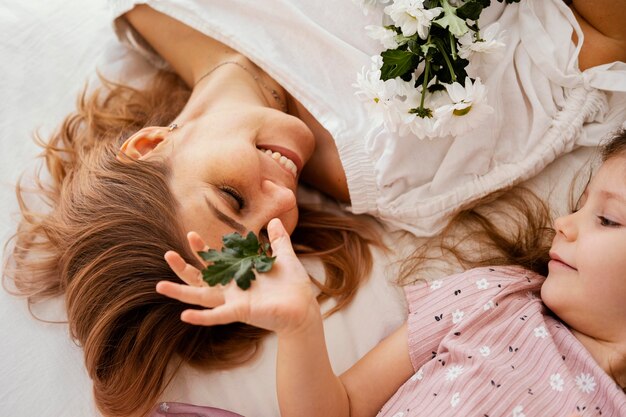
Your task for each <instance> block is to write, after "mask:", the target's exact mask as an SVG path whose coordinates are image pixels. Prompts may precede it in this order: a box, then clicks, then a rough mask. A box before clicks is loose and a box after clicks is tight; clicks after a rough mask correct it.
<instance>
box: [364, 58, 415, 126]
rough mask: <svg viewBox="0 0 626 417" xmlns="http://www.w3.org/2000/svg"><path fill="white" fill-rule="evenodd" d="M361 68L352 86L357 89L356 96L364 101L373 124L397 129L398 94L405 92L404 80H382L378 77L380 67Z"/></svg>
mask: <svg viewBox="0 0 626 417" xmlns="http://www.w3.org/2000/svg"><path fill="white" fill-rule="evenodd" d="M375 65H376V64H375V63H374V65H373V67H372V68H371V69H369V70H368V69H367V68H363V69H362V70H361V72H360V73H359V74H357V82H356V84H354V86H355V87H356V88H357V89H358V91H357V92H356V93H355V94H356V96H357V97H358V98H359V99H361V100H362V101H363V102H364V103H365V107H366V109H367V111H368V113H369V115H370V117H372V119H373V120H372V122H373V124H375V125H379V124H381V123H384V124H385V127H386V128H387V129H388V130H390V131H391V132H395V131H396V130H397V126H398V124H400V118H401V113H400V110H401V108H400V104H401V101H400V99H399V98H398V95H399V94H400V95H403V94H404V92H405V89H406V87H405V85H404V84H405V82H404V81H403V80H402V79H400V78H394V79H391V80H386V81H383V80H381V79H380V69H375Z"/></svg>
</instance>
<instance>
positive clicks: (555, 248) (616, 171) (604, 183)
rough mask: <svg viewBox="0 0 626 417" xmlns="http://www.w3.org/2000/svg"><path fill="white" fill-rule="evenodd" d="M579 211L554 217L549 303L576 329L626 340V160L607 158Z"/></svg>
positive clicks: (546, 298)
mask: <svg viewBox="0 0 626 417" xmlns="http://www.w3.org/2000/svg"><path fill="white" fill-rule="evenodd" d="M580 203H581V205H580V208H579V210H578V211H576V212H574V213H572V214H570V215H568V216H564V217H560V218H558V219H557V220H556V221H555V225H554V226H555V229H556V235H555V237H554V241H553V243H552V248H551V249H550V257H551V258H552V260H551V261H550V263H549V274H548V277H547V279H546V281H545V282H544V284H543V287H542V288H541V297H542V299H543V301H544V303H545V304H546V305H547V306H548V307H549V308H550V309H551V310H552V311H554V313H555V314H557V315H558V316H559V317H560V318H561V319H562V320H563V321H564V322H566V323H567V324H568V325H570V326H571V327H572V328H574V329H575V330H577V331H578V332H581V333H583V334H586V335H587V336H591V337H594V338H596V339H600V340H605V341H616V340H621V341H624V340H626V303H625V302H624V296H625V295H626V158H624V157H621V156H618V157H613V158H610V159H609V160H607V161H606V162H605V163H604V164H603V165H602V167H601V168H600V170H599V171H598V172H597V174H596V175H595V177H594V178H593V180H592V181H591V182H590V184H589V186H588V187H587V189H586V191H585V193H584V194H583V197H582V199H581V201H580Z"/></svg>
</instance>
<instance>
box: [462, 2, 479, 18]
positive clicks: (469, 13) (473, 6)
mask: <svg viewBox="0 0 626 417" xmlns="http://www.w3.org/2000/svg"><path fill="white" fill-rule="evenodd" d="M481 3H482V2H480V1H478V0H469V1H468V2H467V3H465V4H464V5H462V6H461V7H459V8H458V9H456V15H457V16H458V17H460V18H461V19H471V20H478V18H479V17H480V13H481V12H482V11H483V5H482V4H481Z"/></svg>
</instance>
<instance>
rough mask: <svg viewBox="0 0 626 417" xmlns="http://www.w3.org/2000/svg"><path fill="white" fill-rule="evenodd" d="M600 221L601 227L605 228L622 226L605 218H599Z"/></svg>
mask: <svg viewBox="0 0 626 417" xmlns="http://www.w3.org/2000/svg"><path fill="white" fill-rule="evenodd" d="M598 220H599V221H600V225H601V226H605V227H619V226H621V224H619V223H617V222H615V221H613V220H610V219H607V218H606V217H604V216H598Z"/></svg>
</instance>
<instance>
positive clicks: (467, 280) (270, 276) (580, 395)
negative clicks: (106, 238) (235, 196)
mask: <svg viewBox="0 0 626 417" xmlns="http://www.w3.org/2000/svg"><path fill="white" fill-rule="evenodd" d="M579 206H580V208H579V210H577V211H575V212H574V213H572V214H569V215H567V216H564V217H560V218H558V219H557V220H556V221H555V223H554V227H555V232H556V234H555V237H554V239H553V242H552V246H551V248H550V252H549V257H550V261H549V264H548V268H549V273H548V276H547V278H544V277H542V276H540V275H538V274H536V273H534V272H531V271H529V270H526V269H524V268H522V267H518V266H506V267H485V268H477V269H472V270H468V271H466V272H464V273H461V274H459V275H455V276H452V277H448V278H446V279H443V280H435V281H432V282H429V283H418V284H416V285H411V286H408V287H406V289H405V292H406V296H407V299H408V304H409V314H408V320H407V322H406V323H405V324H404V325H403V326H402V327H401V328H399V329H398V330H397V331H395V332H394V333H393V334H392V335H391V336H389V337H388V338H387V339H385V340H384V341H382V342H381V343H380V344H379V345H378V346H376V347H375V348H374V349H373V350H372V351H371V352H369V353H368V354H367V355H366V356H365V357H364V358H362V359H361V360H360V361H359V362H358V363H356V364H355V365H354V366H353V367H352V368H351V369H349V370H348V371H347V372H345V373H344V374H342V375H341V376H336V375H335V374H334V373H333V370H332V369H331V366H330V363H329V359H328V355H327V352H326V346H325V341H324V334H323V327H322V318H321V315H320V310H319V306H318V304H317V302H316V301H315V297H314V293H313V291H312V290H311V286H310V283H309V280H308V278H307V273H306V271H305V270H304V268H303V267H302V265H301V264H300V263H299V261H298V259H297V258H296V256H295V255H294V253H293V250H292V248H291V245H290V242H289V235H288V234H287V233H286V232H285V229H284V228H283V227H282V225H281V223H280V221H278V220H272V221H271V222H270V223H269V225H268V231H269V235H270V240H271V242H272V249H273V251H274V254H275V255H276V256H277V261H276V263H275V266H274V268H273V269H272V271H271V272H269V273H267V274H260V275H258V277H257V280H256V281H255V282H254V283H253V285H252V288H251V289H250V290H249V291H241V290H240V289H239V288H238V287H237V286H236V285H233V283H231V284H229V285H227V286H225V287H208V286H204V285H203V284H202V283H201V280H200V278H199V273H198V271H197V270H195V269H194V268H193V267H191V266H189V265H186V264H185V263H184V261H182V259H180V258H179V257H178V256H177V255H176V254H175V253H172V252H170V253H168V254H167V255H166V259H167V260H168V263H169V264H170V266H171V267H172V269H173V270H174V271H175V272H176V273H177V275H178V276H179V277H180V278H181V279H183V280H184V281H185V282H187V283H189V284H190V285H188V286H184V285H179V284H174V283H172V282H161V283H159V284H158V286H157V291H158V292H159V293H161V294H164V295H167V296H168V297H172V298H175V299H178V300H180V301H183V302H185V303H189V304H196V305H200V306H204V307H208V309H205V310H186V311H185V312H184V313H183V314H182V316H181V318H182V320H183V321H185V322H188V323H191V324H196V325H205V326H212V325H218V324H224V323H231V322H244V323H248V324H252V325H254V326H258V327H261V328H265V329H269V330H272V331H275V332H276V333H277V335H278V360H277V384H278V396H279V403H280V409H281V413H282V416H283V417H285V416H298V417H301V416H317V415H322V416H342V415H346V416H347V415H355V416H373V415H376V414H377V413H379V414H378V415H383V416H393V417H401V416H416V415H436V416H515V417H522V416H528V417H530V416H555V415H571V414H579V415H582V416H595V415H603V416H622V415H626V395H624V386H626V304H625V303H624V302H623V300H624V295H626V277H625V274H626V272H625V271H626V257H625V256H624V253H626V131H622V132H620V134H619V135H617V136H616V137H615V138H614V139H613V140H612V141H611V142H610V143H609V144H608V145H607V146H606V147H605V148H604V151H603V164H602V166H601V168H600V169H599V171H598V172H597V174H596V175H595V177H594V178H593V180H592V181H591V182H590V183H589V185H588V187H587V189H586V191H585V192H584V194H583V196H582V199H581V201H580V204H579ZM190 243H191V245H192V247H193V248H194V249H196V250H200V249H202V248H203V246H204V245H203V244H202V241H201V240H200V239H199V238H198V236H197V235H194V234H192V235H190ZM539 294H541V298H539ZM407 341H408V343H407Z"/></svg>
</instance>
